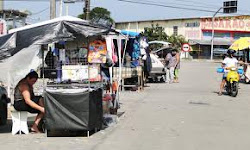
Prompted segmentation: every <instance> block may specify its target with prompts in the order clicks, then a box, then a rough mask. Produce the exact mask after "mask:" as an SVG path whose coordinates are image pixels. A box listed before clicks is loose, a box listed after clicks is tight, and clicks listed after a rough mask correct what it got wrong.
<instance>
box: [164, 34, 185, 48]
mask: <svg viewBox="0 0 250 150" xmlns="http://www.w3.org/2000/svg"><path fill="white" fill-rule="evenodd" d="M167 41H168V42H170V43H172V47H173V48H176V49H177V50H181V46H182V44H184V43H187V41H186V39H185V37H184V36H183V35H177V36H175V35H171V36H170V37H168V40H167Z"/></svg>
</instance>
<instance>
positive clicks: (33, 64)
mask: <svg viewBox="0 0 250 150" xmlns="http://www.w3.org/2000/svg"><path fill="white" fill-rule="evenodd" d="M110 33H117V32H116V31H115V30H113V29H110V28H107V27H103V26H100V25H96V24H92V23H90V22H88V21H85V20H81V19H79V18H75V17H70V16H66V17H60V18H56V19H52V20H49V21H44V22H41V23H37V24H33V25H28V26H25V27H22V28H18V29H13V30H11V31H10V34H8V35H5V36H2V37H0V61H1V62H0V72H1V73H0V81H1V82H2V83H3V84H4V85H5V86H8V89H9V88H14V87H15V86H16V84H17V83H18V82H19V81H20V80H21V79H22V78H23V77H25V75H26V74H28V73H29V71H30V70H31V69H34V70H36V69H37V68H38V66H39V65H40V64H41V56H40V55H39V52H40V49H41V45H43V44H50V43H53V42H58V41H69V40H74V39H79V38H91V37H95V36H100V35H107V34H110Z"/></svg>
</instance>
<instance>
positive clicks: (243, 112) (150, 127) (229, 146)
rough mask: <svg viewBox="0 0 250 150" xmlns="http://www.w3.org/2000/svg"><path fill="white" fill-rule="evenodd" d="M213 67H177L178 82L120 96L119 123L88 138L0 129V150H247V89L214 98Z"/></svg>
mask: <svg viewBox="0 0 250 150" xmlns="http://www.w3.org/2000/svg"><path fill="white" fill-rule="evenodd" d="M217 66H219V64H215V63H210V62H182V64H181V72H180V83H178V84H165V83H151V84H148V85H149V87H147V88H146V89H145V90H144V91H143V92H139V93H138V92H125V93H123V94H122V101H121V102H122V105H121V106H122V109H121V110H120V111H121V112H124V114H123V115H122V116H121V117H120V119H119V123H118V124H117V125H115V126H113V127H110V128H107V129H106V130H102V131H99V132H98V133H96V134H93V135H92V136H91V137H90V138H87V137H53V138H47V137H46V136H45V135H44V134H38V135H37V134H30V135H21V136H19V135H16V136H12V135H11V134H10V133H9V132H8V131H6V130H1V129H0V149H11V150H12V149H16V150H24V149H25V150H36V149H37V150H57V149H60V150H68V149H74V150H75V149H79V150H80V149H81V150H82V149H91V150H104V149H109V150H152V149H154V150H161V149H162V150H166V149H168V150H249V147H250V142H249V141H250V116H249V113H250V98H249V91H250V85H249V84H248V85H247V84H240V89H239V90H240V91H239V95H238V96H237V97H236V98H233V97H229V96H227V95H223V96H218V95H217V93H216V92H217V91H218V89H219V83H220V81H221V74H217V73H216V67H217ZM4 131H6V132H5V133H4Z"/></svg>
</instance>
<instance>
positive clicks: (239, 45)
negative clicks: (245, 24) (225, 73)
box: [229, 37, 250, 51]
mask: <svg viewBox="0 0 250 150" xmlns="http://www.w3.org/2000/svg"><path fill="white" fill-rule="evenodd" d="M249 46H250V37H242V38H240V39H238V40H236V41H235V42H234V43H233V44H232V45H231V46H230V47H229V49H232V50H235V51H238V50H244V49H247V48H249Z"/></svg>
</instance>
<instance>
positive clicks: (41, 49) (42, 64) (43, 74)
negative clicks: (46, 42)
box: [41, 45, 45, 92]
mask: <svg viewBox="0 0 250 150" xmlns="http://www.w3.org/2000/svg"><path fill="white" fill-rule="evenodd" d="M41 50H42V67H43V73H42V75H43V92H44V89H45V88H44V87H45V81H44V59H45V58H44V47H43V45H42V48H41Z"/></svg>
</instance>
